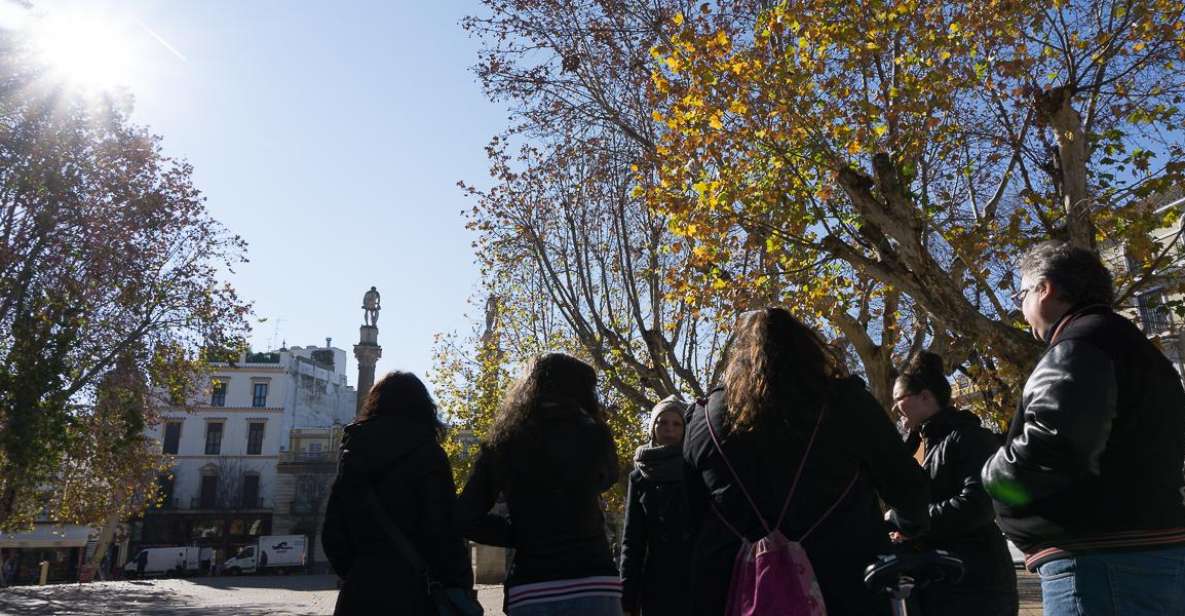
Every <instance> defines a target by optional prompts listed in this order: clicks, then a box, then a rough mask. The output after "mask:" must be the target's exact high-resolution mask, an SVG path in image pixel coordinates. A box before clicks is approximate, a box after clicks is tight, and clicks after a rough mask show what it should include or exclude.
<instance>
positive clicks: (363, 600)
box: [322, 417, 473, 615]
mask: <svg viewBox="0 0 1185 616" xmlns="http://www.w3.org/2000/svg"><path fill="white" fill-rule="evenodd" d="M368 485H369V486H373V489H374V490H375V492H376V494H377V496H378V499H379V501H380V502H381V503H382V504H383V505H384V507H385V509H386V512H387V514H388V515H389V516H390V518H391V519H392V521H394V523H395V524H396V525H397V526H398V527H399V528H400V530H402V531H403V534H404V536H405V537H407V539H408V540H409V541H410V542H411V543H412V544H413V545H414V547H415V548H416V550H417V551H418V552H419V553H420V556H421V558H423V559H424V560H425V561H426V562H427V563H428V567H429V570H430V574H431V575H432V577H433V578H434V579H435V580H436V581H437V582H439V583H440V584H442V585H444V586H445V587H449V588H464V589H471V588H473V571H472V568H471V565H470V560H469V551H468V549H467V548H466V546H465V540H464V539H463V538H462V537H461V535H460V533H459V532H457V531H456V528H455V526H454V523H453V507H454V502H455V499H456V489H455V488H454V484H453V476H452V471H451V470H450V468H449V463H448V458H447V457H446V456H445V454H444V450H443V449H441V447H440V445H439V444H438V443H437V441H436V434H435V431H434V428H433V427H432V426H428V425H424V424H418V423H413V422H410V421H407V420H404V419H402V418H399V417H375V418H372V419H368V420H365V421H360V422H357V423H354V424H351V425H349V426H347V427H346V434H345V437H344V438H343V440H342V452H341V461H340V463H339V468H338V475H337V478H336V479H335V480H334V482H333V487H332V489H331V491H330V493H329V504H328V507H327V509H326V511H325V525H324V528H323V529H322V545H323V546H324V547H325V555H326V556H328V557H329V562H330V564H331V565H332V566H333V570H334V571H335V572H337V574H338V575H339V576H340V577H341V578H342V579H343V580H344V584H343V585H342V588H341V592H340V594H339V595H338V600H337V607H336V609H335V610H334V614H337V615H342V614H412V615H418V614H434V612H433V611H432V610H431V608H430V606H429V604H428V601H427V599H428V597H427V586H426V583H425V581H424V580H423V579H420V578H417V577H416V576H415V574H414V572H413V569H412V566H411V564H410V563H408V562H407V561H406V560H405V559H403V558H402V557H401V556H400V554H399V552H398V550H397V549H396V548H395V544H394V543H393V542H392V541H391V540H390V539H388V537H387V534H386V533H385V532H384V531H383V529H382V528H381V527H380V526H379V524H378V522H377V521H376V519H375V516H374V514H373V513H372V511H371V509H370V508H369V506H368V505H367V499H366V496H365V494H366V490H367V489H368V488H367V486H368Z"/></svg>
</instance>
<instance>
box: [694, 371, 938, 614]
mask: <svg viewBox="0 0 1185 616" xmlns="http://www.w3.org/2000/svg"><path fill="white" fill-rule="evenodd" d="M830 399H831V401H830V403H829V404H828V405H827V407H826V409H825V411H824V414H823V418H822V423H821V424H820V426H819V431H818V434H817V436H816V437H815V443H814V446H813V448H812V450H811V452H810V455H809V456H807V457H806V460H805V465H806V466H805V467H804V469H803V472H802V478H801V479H800V483H799V485H798V489H797V491H796V493H795V495H794V499H793V501H792V502H791V504H790V508H789V511H788V513H787V515H786V518H785V519H784V521H783V523H782V525H781V527H780V529H781V531H782V533H783V534H784V535H785V536H786V537H787V538H788V539H790V540H791V541H797V540H799V538H800V537H802V535H803V534H804V533H805V532H806V531H807V529H809V528H810V527H811V526H812V525H814V524H815V523H816V522H817V521H818V520H820V518H822V517H823V514H824V513H825V512H826V511H827V509H828V508H830V507H832V505H833V504H835V508H834V510H832V512H831V514H830V515H829V516H827V518H826V519H825V520H823V522H822V523H821V524H819V525H818V527H816V528H815V530H814V531H813V533H812V534H811V535H810V536H809V537H807V538H806V539H805V540H803V541H802V546H803V548H805V550H806V552H807V554H808V556H809V557H810V559H811V564H812V566H813V568H814V570H815V574H816V577H817V578H818V580H819V585H820V587H821V589H822V591H823V599H824V602H825V603H826V606H827V613H828V614H829V615H830V616H846V615H852V616H867V615H869V614H882V613H888V609H889V603H888V600H887V599H886V598H884V597H879V596H876V595H875V594H874V593H873V592H872V591H870V590H868V589H866V588H865V587H864V581H863V572H864V568H865V567H866V566H867V565H869V564H870V563H872V562H873V561H874V560H875V559H876V557H877V555H878V554H886V553H889V552H890V551H891V548H890V544H889V539H888V527H887V526H886V525H885V523H884V521H883V516H882V514H881V510H880V506H879V503H878V499H883V500H884V501H885V502H886V503H888V504H889V505H890V506H892V507H894V508H896V509H897V511H898V514H899V517H901V518H902V519H906V520H910V521H912V522H914V526H913V528H914V529H915V531H921V530H923V529H924V528H925V526H926V524H927V516H926V507H927V505H928V504H929V502H930V490H929V485H928V482H927V480H926V476H925V474H924V473H923V472H922V469H921V467H920V466H918V464H917V462H916V461H914V459H913V458H912V457H910V455H909V453H908V452H907V451H906V449H905V445H904V444H903V443H902V442H901V438H900V436H899V435H898V434H897V430H896V428H895V427H894V426H893V424H892V422H890V421H889V418H888V416H887V415H886V414H885V411H884V409H883V408H881V406H880V404H879V403H877V401H876V400H875V399H874V398H873V397H872V396H871V394H869V393H868V391H867V390H866V389H865V387H864V383H863V382H862V381H861V380H860V379H858V378H854V377H853V378H848V379H842V380H837V381H835V382H834V383H832V386H831V396H830ZM705 408H706V409H707V415H708V416H709V417H710V419H711V421H712V426H713V428H714V430H715V431H716V434H717V436H718V437H719V438H720V439H722V447H723V449H724V451H725V453H726V454H727V456H728V460H729V461H730V462H731V464H732V466H733V468H734V469H736V472H737V474H738V475H739V476H740V478H741V482H742V484H743V485H744V487H745V489H746V490H748V492H749V494H751V495H752V496H753V498H754V500H755V501H756V502H757V505H758V507H759V509H760V511H761V515H762V517H764V518H765V519H766V520H767V521H768V522H769V523H770V524H773V523H774V521H775V520H777V517H778V513H779V511H780V510H781V508H782V504H783V503H784V502H785V499H786V495H787V493H788V492H789V489H790V483H791V481H792V480H793V478H794V475H795V473H796V471H797V470H798V467H799V464H800V462H802V460H803V452H804V450H805V449H806V446H807V442H808V441H809V439H810V429H805V430H801V429H791V428H790V427H789V426H786V427H784V428H782V429H781V430H780V431H777V432H773V431H766V432H765V433H763V434H759V433H758V432H757V431H749V432H742V433H737V434H728V433H726V432H725V431H724V418H725V416H726V415H727V413H728V411H727V409H726V408H725V396H724V390H723V388H717V389H716V390H714V391H713V392H712V393H711V395H710V396H709V397H708V399H707V401H706V402H701V403H699V404H697V405H696V407H695V408H694V409H693V410H692V411H691V416H690V418H689V423H688V427H687V438H686V440H685V441H684V446H683V452H684V456H685V458H686V460H687V462H688V463H689V464H690V465H691V466H692V467H694V468H695V469H696V470H697V471H698V472H699V474H698V477H697V479H699V480H700V482H701V483H702V488H703V489H704V490H706V492H705V495H706V498H707V499H709V500H710V502H711V503H713V504H714V505H715V507H716V509H717V510H718V511H719V512H720V515H722V516H723V517H724V518H725V519H727V520H728V522H729V523H730V524H732V525H733V526H734V527H735V528H736V529H737V530H738V531H739V532H741V533H742V534H744V535H745V537H746V538H747V539H748V540H749V541H756V540H758V539H760V538H761V537H762V536H764V535H765V530H764V529H763V528H762V526H761V523H760V522H759V521H758V520H757V518H756V517H755V516H754V515H753V514H752V512H751V509H750V506H749V504H748V502H747V501H746V499H745V497H744V495H743V494H742V493H741V490H740V489H739V488H738V487H737V485H736V484H735V481H734V480H733V478H732V475H731V474H730V472H729V470H728V468H727V467H726V466H725V464H724V462H723V461H722V460H721V458H720V456H719V455H718V453H717V451H716V448H715V447H714V446H713V444H712V440H711V437H710V435H709V434H708V430H707V424H706V421H705V417H704V409H705ZM812 428H813V426H812ZM853 477H856V479H855V483H854V484H853V483H852V478H853ZM849 485H851V489H850V490H848V492H847V494H846V496H843V497H842V498H841V495H842V494H843V493H844V490H845V489H847V488H848V486H849ZM691 493H693V494H695V493H697V490H695V489H692V490H691ZM699 506H700V507H706V506H707V502H704V503H702V504H701V505H699ZM739 547H740V541H739V539H737V537H736V536H735V535H733V534H732V532H731V531H730V530H728V529H727V528H726V527H725V526H724V525H723V524H722V523H721V521H720V520H719V518H718V517H717V515H715V514H714V513H712V512H709V513H705V514H704V515H703V522H702V524H701V529H700V532H699V535H698V537H697V539H696V542H695V547H694V550H693V555H692V574H691V587H692V593H693V597H692V604H693V605H692V612H691V613H693V614H702V615H704V616H720V615H721V614H723V613H724V606H725V600H726V597H727V592H728V585H729V581H730V579H731V576H732V568H733V559H734V558H735V557H736V554H737V550H738V548H739Z"/></svg>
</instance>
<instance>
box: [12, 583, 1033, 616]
mask: <svg viewBox="0 0 1185 616" xmlns="http://www.w3.org/2000/svg"><path fill="white" fill-rule="evenodd" d="M1019 577H1020V591H1021V611H1020V616H1040V614H1041V588H1040V582H1039V581H1038V580H1037V578H1036V577H1035V576H1033V575H1032V574H1029V573H1023V572H1021V573H1020V575H1019ZM335 582H336V578H335V577H333V576H330V575H290V576H259V577H215V578H189V579H183V580H132V581H119V582H94V583H91V584H60V585H51V586H18V587H13V588H5V589H0V615H2V616H34V615H35V616H49V615H53V616H107V615H110V616H132V615H137V616H139V615H143V616H197V615H199V614H201V615H204V616H265V615H266V616H328V615H330V614H332V613H333V602H334V601H335V600H336V598H337V589H336V585H335ZM478 597H479V598H480V599H481V602H482V605H484V606H485V608H486V614H490V615H497V614H501V613H502V588H501V586H480V587H479V588H478Z"/></svg>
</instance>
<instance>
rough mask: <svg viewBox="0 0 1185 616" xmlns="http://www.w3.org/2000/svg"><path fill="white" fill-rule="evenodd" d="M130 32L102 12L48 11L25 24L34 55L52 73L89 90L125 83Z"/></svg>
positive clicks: (130, 65)
mask: <svg viewBox="0 0 1185 616" xmlns="http://www.w3.org/2000/svg"><path fill="white" fill-rule="evenodd" d="M129 34H130V33H129V32H128V30H127V29H126V28H120V27H119V26H118V25H117V24H115V23H114V22H111V21H109V20H106V19H104V17H103V16H102V15H98V14H89V13H80V12H72V13H64V14H56V15H55V14H50V15H44V16H41V17H39V18H37V19H35V20H32V21H31V22H30V23H29V24H28V35H29V42H30V44H31V45H32V48H33V52H34V54H35V55H36V57H37V58H38V59H39V60H40V61H41V62H44V63H45V66H46V67H47V69H48V70H49V71H50V73H52V75H53V76H54V77H56V78H58V79H60V80H62V81H64V82H69V83H71V84H73V85H76V86H80V87H84V88H88V89H106V88H111V87H116V86H121V85H125V84H126V80H127V77H128V73H129V71H130V69H131V67H132V55H131V50H130V45H129Z"/></svg>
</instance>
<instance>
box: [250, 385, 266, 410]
mask: <svg viewBox="0 0 1185 616" xmlns="http://www.w3.org/2000/svg"><path fill="white" fill-rule="evenodd" d="M251 406H253V407H255V408H263V407H265V406H267V383H255V387H254V391H253V393H252V395H251Z"/></svg>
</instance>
